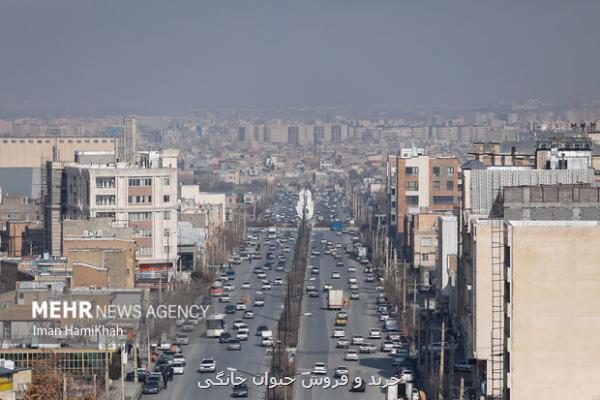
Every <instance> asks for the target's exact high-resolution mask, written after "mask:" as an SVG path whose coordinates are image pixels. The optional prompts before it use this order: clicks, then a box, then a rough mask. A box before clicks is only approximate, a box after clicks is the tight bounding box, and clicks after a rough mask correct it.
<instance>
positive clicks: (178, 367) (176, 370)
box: [171, 363, 185, 375]
mask: <svg viewBox="0 0 600 400" xmlns="http://www.w3.org/2000/svg"><path fill="white" fill-rule="evenodd" d="M171 368H173V375H183V373H184V372H185V367H184V366H183V364H182V363H173V364H171Z"/></svg>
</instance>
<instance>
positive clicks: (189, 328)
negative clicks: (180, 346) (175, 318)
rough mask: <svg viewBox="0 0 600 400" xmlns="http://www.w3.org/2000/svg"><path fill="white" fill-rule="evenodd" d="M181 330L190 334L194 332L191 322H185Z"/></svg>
mask: <svg viewBox="0 0 600 400" xmlns="http://www.w3.org/2000/svg"><path fill="white" fill-rule="evenodd" d="M181 330H182V331H183V332H192V331H193V330H194V324H193V323H192V322H186V323H185V324H183V326H182V327H181Z"/></svg>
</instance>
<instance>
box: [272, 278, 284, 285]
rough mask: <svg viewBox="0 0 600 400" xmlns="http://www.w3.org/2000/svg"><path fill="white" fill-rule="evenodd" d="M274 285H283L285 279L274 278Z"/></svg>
mask: <svg viewBox="0 0 600 400" xmlns="http://www.w3.org/2000/svg"><path fill="white" fill-rule="evenodd" d="M273 285H275V286H281V285H283V279H282V278H280V277H277V278H275V279H273Z"/></svg>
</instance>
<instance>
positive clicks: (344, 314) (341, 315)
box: [335, 311, 348, 319]
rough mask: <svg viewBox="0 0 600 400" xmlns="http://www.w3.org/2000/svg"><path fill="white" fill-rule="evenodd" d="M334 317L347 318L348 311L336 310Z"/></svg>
mask: <svg viewBox="0 0 600 400" xmlns="http://www.w3.org/2000/svg"><path fill="white" fill-rule="evenodd" d="M335 317H336V318H344V319H347V318H348V313H347V312H346V311H338V312H337V314H335Z"/></svg>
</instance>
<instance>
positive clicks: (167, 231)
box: [163, 228, 171, 237]
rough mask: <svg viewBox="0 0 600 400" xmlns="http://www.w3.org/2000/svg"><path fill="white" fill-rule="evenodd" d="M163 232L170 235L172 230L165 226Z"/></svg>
mask: <svg viewBox="0 0 600 400" xmlns="http://www.w3.org/2000/svg"><path fill="white" fill-rule="evenodd" d="M163 233H164V236H166V237H169V235H170V234H171V230H170V229H169V228H165V229H164V232H163Z"/></svg>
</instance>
